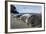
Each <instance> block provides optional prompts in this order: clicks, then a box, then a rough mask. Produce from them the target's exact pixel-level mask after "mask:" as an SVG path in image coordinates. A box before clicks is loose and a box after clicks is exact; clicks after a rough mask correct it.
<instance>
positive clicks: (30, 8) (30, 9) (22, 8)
mask: <svg viewBox="0 0 46 34" xmlns="http://www.w3.org/2000/svg"><path fill="white" fill-rule="evenodd" d="M15 7H16V9H17V11H18V12H19V13H40V12H42V7H41V6H36V5H15Z"/></svg>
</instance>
